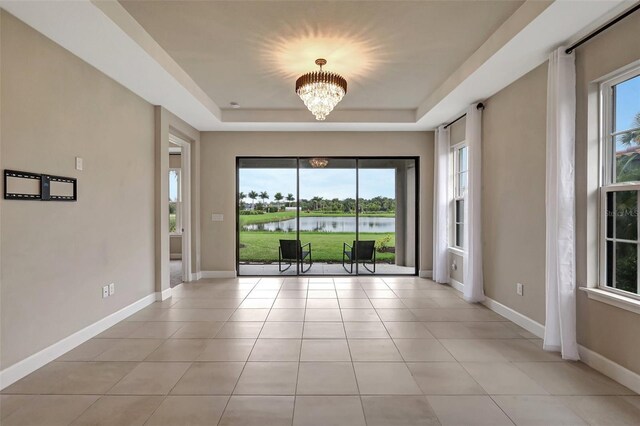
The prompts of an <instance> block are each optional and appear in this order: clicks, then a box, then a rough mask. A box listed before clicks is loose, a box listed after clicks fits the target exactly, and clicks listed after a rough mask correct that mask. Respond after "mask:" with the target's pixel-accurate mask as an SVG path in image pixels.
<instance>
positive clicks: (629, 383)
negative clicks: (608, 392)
mask: <svg viewBox="0 0 640 426" xmlns="http://www.w3.org/2000/svg"><path fill="white" fill-rule="evenodd" d="M578 353H579V354H580V360H581V361H582V362H584V363H585V364H587V365H588V366H589V367H591V368H593V369H594V370H597V371H599V372H601V373H602V374H604V375H605V376H608V377H610V378H612V379H613V380H615V381H616V382H618V383H620V384H621V385H623V386H626V387H628V388H629V389H631V390H632V391H634V392H636V393H640V374H638V373H635V372H633V371H631V370H629V369H627V368H625V367H623V366H621V365H620V364H617V363H615V362H613V361H611V360H610V359H609V358H605V357H603V356H602V355H600V354H599V353H597V352H594V351H592V350H591V349H588V348H585V347H584V346H582V345H578Z"/></svg>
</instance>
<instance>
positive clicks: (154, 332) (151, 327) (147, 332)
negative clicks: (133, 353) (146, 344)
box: [127, 321, 183, 339]
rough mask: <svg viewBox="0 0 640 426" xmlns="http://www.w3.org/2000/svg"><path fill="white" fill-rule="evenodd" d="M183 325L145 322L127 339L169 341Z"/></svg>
mask: <svg viewBox="0 0 640 426" xmlns="http://www.w3.org/2000/svg"><path fill="white" fill-rule="evenodd" d="M182 325H183V324H181V323H179V322H167V321H165V322H159V321H152V322H145V323H144V324H142V327H140V328H137V329H136V330H134V331H133V333H131V334H130V335H129V336H127V339H168V338H169V337H171V336H172V335H173V334H174V333H175V332H176V331H178V330H179V329H180V328H181V327H182Z"/></svg>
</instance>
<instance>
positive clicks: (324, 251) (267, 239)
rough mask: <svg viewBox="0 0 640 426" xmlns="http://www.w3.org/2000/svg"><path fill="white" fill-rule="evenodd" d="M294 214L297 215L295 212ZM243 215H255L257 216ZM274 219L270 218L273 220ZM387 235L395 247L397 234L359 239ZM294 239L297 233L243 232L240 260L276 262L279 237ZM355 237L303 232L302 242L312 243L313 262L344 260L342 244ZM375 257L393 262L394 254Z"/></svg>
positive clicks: (373, 237) (366, 237)
mask: <svg viewBox="0 0 640 426" xmlns="http://www.w3.org/2000/svg"><path fill="white" fill-rule="evenodd" d="M293 213H294V215H295V212H293ZM270 214H274V215H275V214H277V213H270ZM265 215H266V214H265ZM241 217H243V216H241ZM244 217H251V218H254V217H256V216H244ZM258 217H259V216H258ZM273 220H274V219H271V221H273ZM253 223H255V222H253ZM386 236H390V237H391V240H390V241H389V243H388V246H390V247H394V246H395V234H394V233H361V234H360V240H376V241H379V240H381V239H383V238H385V237H386ZM295 238H296V236H295V232H268V231H251V232H240V262H277V261H278V247H279V240H280V239H283V240H284V239H291V240H294V239H295ZM354 239H355V233H349V232H300V241H301V242H302V244H306V243H309V242H310V243H311V249H312V256H313V260H314V262H315V261H317V262H340V261H341V260H342V243H343V242H346V243H348V244H352V243H353V240H354ZM376 259H377V260H378V261H381V262H391V263H393V262H394V260H395V254H394V253H376Z"/></svg>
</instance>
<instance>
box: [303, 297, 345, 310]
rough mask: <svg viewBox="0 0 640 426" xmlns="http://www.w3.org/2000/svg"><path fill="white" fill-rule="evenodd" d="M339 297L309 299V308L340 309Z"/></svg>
mask: <svg viewBox="0 0 640 426" xmlns="http://www.w3.org/2000/svg"><path fill="white" fill-rule="evenodd" d="M338 308H340V305H338V299H309V300H307V309H338Z"/></svg>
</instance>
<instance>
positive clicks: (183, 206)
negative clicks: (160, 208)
mask: <svg viewBox="0 0 640 426" xmlns="http://www.w3.org/2000/svg"><path fill="white" fill-rule="evenodd" d="M190 158H191V150H190V144H189V142H187V141H186V140H184V139H182V138H181V137H179V136H176V135H174V134H170V135H169V176H168V177H169V224H168V227H169V270H170V280H169V282H170V285H171V287H172V288H173V287H175V286H177V285H178V284H181V283H183V282H186V281H190V280H191V268H190V266H191V263H190V258H191V250H190V247H191V238H190V236H191V220H190V219H191V208H190V207H191V203H190V198H191V188H190V176H191V167H190Z"/></svg>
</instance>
